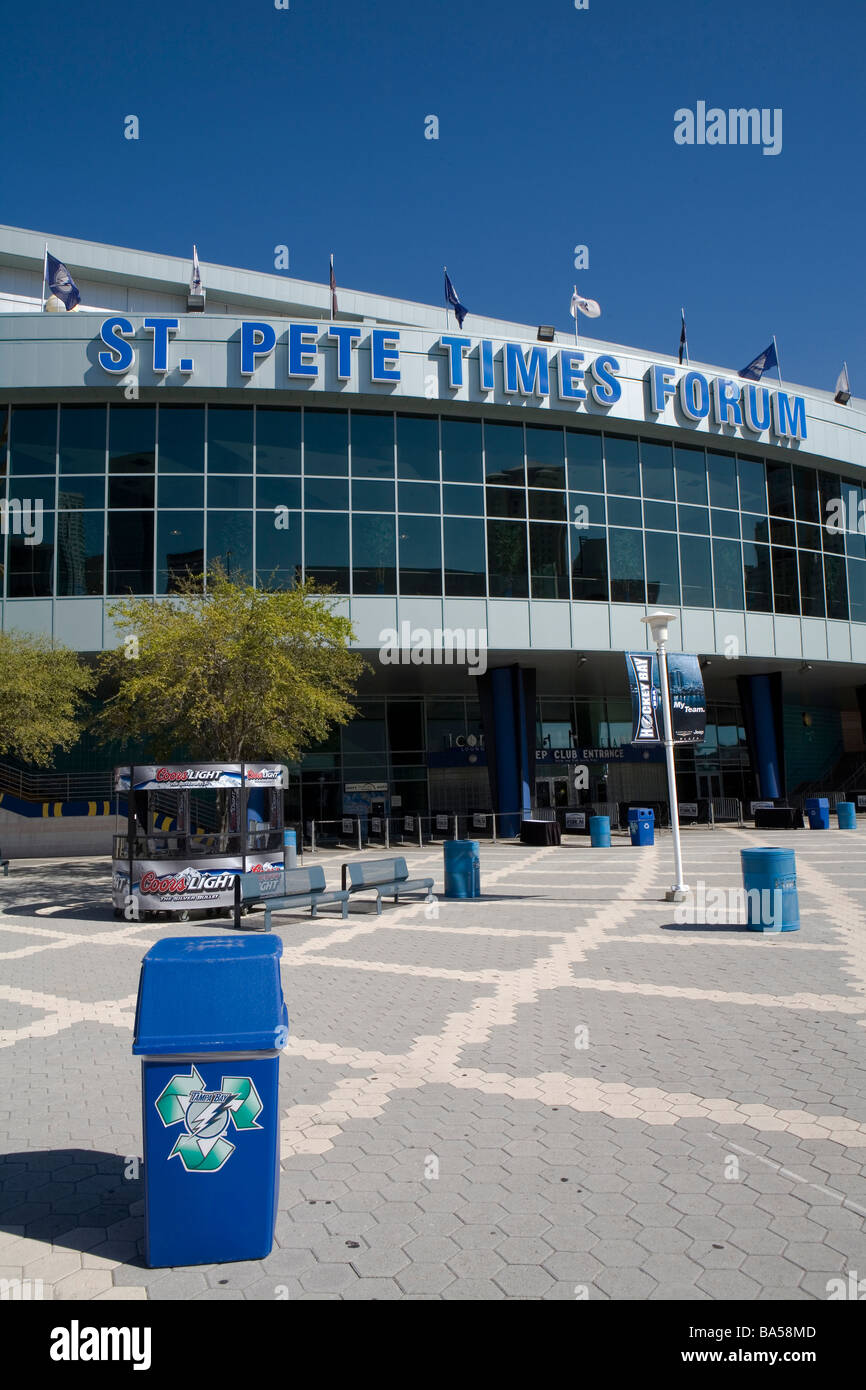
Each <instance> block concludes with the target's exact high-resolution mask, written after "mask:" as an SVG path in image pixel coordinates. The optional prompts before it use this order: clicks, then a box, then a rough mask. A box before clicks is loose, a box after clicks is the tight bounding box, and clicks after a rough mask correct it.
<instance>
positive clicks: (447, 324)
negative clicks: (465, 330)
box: [442, 265, 451, 333]
mask: <svg viewBox="0 0 866 1390" xmlns="http://www.w3.org/2000/svg"><path fill="white" fill-rule="evenodd" d="M442 273H443V275H444V276H445V277H446V278H445V284H444V286H443V288H444V290H445V332H446V333H447V332H448V329H449V328H450V326H451V324H450V321H449V318H448V267H447V265H443V267H442Z"/></svg>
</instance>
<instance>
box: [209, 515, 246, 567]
mask: <svg viewBox="0 0 866 1390" xmlns="http://www.w3.org/2000/svg"><path fill="white" fill-rule="evenodd" d="M217 562H218V563H219V564H220V565H221V566H222V568H223V569H224V570H225V572H226V575H227V576H228V578H229V579H231V580H232V581H233V582H234V583H235V584H249V582H250V579H251V576H252V572H253V517H252V512H247V513H246V514H244V513H243V512H239V513H238V512H211V511H208V512H207V565H208V570H210V568H211V566H212V565H214V564H215V563H217Z"/></svg>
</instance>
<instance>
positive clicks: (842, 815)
mask: <svg viewBox="0 0 866 1390" xmlns="http://www.w3.org/2000/svg"><path fill="white" fill-rule="evenodd" d="M836 816H837V818H838V821H839V829H840V830H856V829H857V808H856V806H855V805H854V802H853V801H837V802H836Z"/></svg>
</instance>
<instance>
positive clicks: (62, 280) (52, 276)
mask: <svg viewBox="0 0 866 1390" xmlns="http://www.w3.org/2000/svg"><path fill="white" fill-rule="evenodd" d="M45 260H46V269H45V278H46V280H47V282H48V290H49V293H50V294H53V295H54V296H55V297H56V298H57V299H59V300H60V302H61V304H65V305H66V308H67V310H69V309H74V308H75V306H76V304H80V303H81V295H80V294H79V292H78V286H77V285H76V283H75V281H74V280H73V278H72V276H71V275H70V274H69V271H68V270H67V269H66V266H65V265H64V264H63V262H62V261H58V259H57V257H56V256H52V254H51V252H50V251H46V252H45Z"/></svg>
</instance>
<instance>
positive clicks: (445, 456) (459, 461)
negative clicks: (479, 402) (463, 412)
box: [442, 415, 484, 483]
mask: <svg viewBox="0 0 866 1390" xmlns="http://www.w3.org/2000/svg"><path fill="white" fill-rule="evenodd" d="M442 478H443V481H444V482H446V483H480V482H483V481H484V468H483V461H482V453H481V421H480V420H454V419H451V418H449V417H448V416H447V415H446V416H443V417H442Z"/></svg>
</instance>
